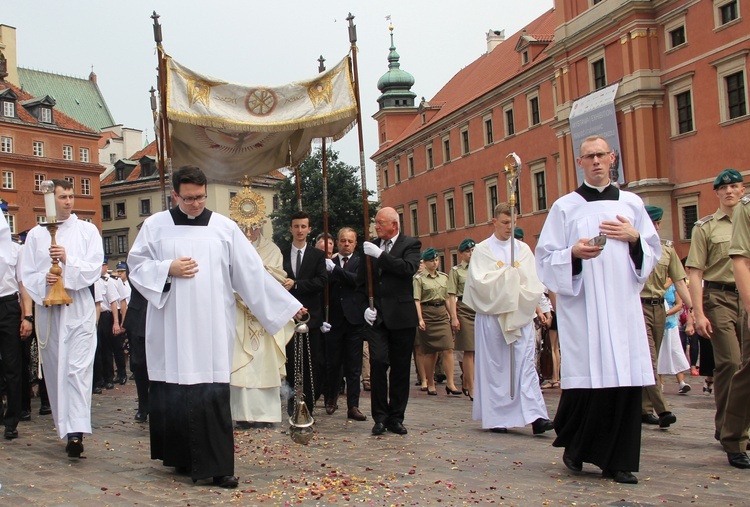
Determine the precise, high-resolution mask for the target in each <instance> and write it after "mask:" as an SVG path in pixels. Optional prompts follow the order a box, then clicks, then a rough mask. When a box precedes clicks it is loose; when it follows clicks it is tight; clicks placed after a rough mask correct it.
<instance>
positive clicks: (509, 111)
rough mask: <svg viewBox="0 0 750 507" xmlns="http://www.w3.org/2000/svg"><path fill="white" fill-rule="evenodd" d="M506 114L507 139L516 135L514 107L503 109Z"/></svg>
mask: <svg viewBox="0 0 750 507" xmlns="http://www.w3.org/2000/svg"><path fill="white" fill-rule="evenodd" d="M503 113H504V114H505V137H510V136H512V135H513V134H515V133H516V126H515V123H514V122H513V105H509V106H506V107H505V108H503Z"/></svg>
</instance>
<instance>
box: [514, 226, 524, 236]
mask: <svg viewBox="0 0 750 507" xmlns="http://www.w3.org/2000/svg"><path fill="white" fill-rule="evenodd" d="M513 237H514V238H516V239H523V229H521V228H520V227H516V228H515V229H513Z"/></svg>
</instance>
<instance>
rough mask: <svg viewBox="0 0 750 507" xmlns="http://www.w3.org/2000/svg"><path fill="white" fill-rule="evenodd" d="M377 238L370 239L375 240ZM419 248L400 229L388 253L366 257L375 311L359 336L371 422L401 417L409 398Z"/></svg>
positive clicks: (362, 283)
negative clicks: (365, 357) (366, 355)
mask: <svg viewBox="0 0 750 507" xmlns="http://www.w3.org/2000/svg"><path fill="white" fill-rule="evenodd" d="M381 242H382V240H380V239H377V240H375V241H373V243H374V244H376V245H378V246H380V244H381ZM421 248H422V243H421V242H420V241H419V240H418V239H415V238H412V237H409V236H405V235H403V234H399V235H398V238H396V242H395V243H394V244H393V245H392V246H391V249H390V252H389V253H385V252H383V253H382V254H381V255H380V257H378V258H377V259H375V258H373V257H370V259H371V261H372V282H373V298H374V303H375V309H376V310H377V312H378V315H377V319H376V321H375V325H374V326H370V325H368V324H365V328H364V336H365V339H366V340H367V342H368V343H369V346H370V383H371V385H372V393H371V400H372V418H373V419H374V420H375V422H376V423H383V424H385V425H388V424H391V423H402V422H403V421H404V412H405V411H406V404H407V403H408V402H409V383H410V382H409V376H410V373H411V355H412V350H413V348H414V335H415V333H416V328H417V325H418V324H419V319H418V317H417V309H416V306H415V305H414V289H413V286H412V277H413V276H414V273H416V272H417V269H418V267H419V256H420V250H421ZM366 272H367V269H366V268H365V265H363V266H362V269H360V270H359V273H358V275H357V296H358V298H359V307H360V311H361V312H362V313H364V311H365V309H366V308H367V307H368V301H367V275H366ZM389 368H390V374H389V372H388V369H389ZM389 382H390V386H389Z"/></svg>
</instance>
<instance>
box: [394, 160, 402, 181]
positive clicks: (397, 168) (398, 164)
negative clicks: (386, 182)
mask: <svg viewBox="0 0 750 507" xmlns="http://www.w3.org/2000/svg"><path fill="white" fill-rule="evenodd" d="M393 170H394V171H395V173H396V183H401V162H396V163H395V164H393Z"/></svg>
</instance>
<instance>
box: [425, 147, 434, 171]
mask: <svg viewBox="0 0 750 507" xmlns="http://www.w3.org/2000/svg"><path fill="white" fill-rule="evenodd" d="M426 155H427V169H428V170H430V169H432V168H433V167H435V162H434V161H433V160H432V146H428V147H427V150H426Z"/></svg>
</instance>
